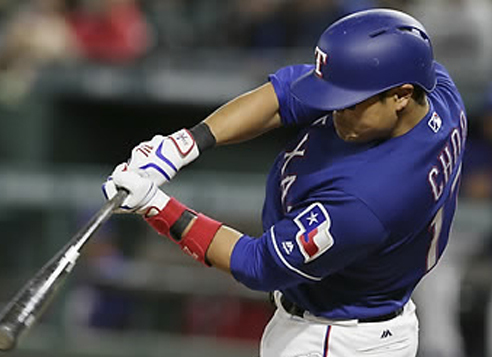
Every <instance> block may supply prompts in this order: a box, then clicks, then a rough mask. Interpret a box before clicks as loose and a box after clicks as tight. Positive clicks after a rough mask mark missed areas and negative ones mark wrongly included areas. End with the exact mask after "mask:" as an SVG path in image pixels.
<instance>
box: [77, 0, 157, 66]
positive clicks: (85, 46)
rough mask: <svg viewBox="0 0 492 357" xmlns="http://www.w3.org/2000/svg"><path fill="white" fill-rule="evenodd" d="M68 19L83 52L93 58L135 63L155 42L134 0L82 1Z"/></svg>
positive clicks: (110, 61) (85, 55) (104, 60)
mask: <svg viewBox="0 0 492 357" xmlns="http://www.w3.org/2000/svg"><path fill="white" fill-rule="evenodd" d="M69 21H70V23H71V25H72V28H73V31H74V33H75V37H76V40H77V44H78V46H79V48H80V51H81V53H82V55H83V56H84V57H85V58H87V59H90V60H96V61H101V62H109V63H114V64H116V63H128V62H132V61H134V60H136V59H138V58H141V57H142V56H144V55H145V54H146V53H147V52H148V50H149V48H150V46H151V44H152V35H151V31H150V27H149V26H148V24H147V22H146V19H145V17H144V15H143V13H142V11H141V9H140V7H139V6H138V5H137V2H136V1H134V0H81V1H80V2H78V3H76V5H75V6H74V9H73V10H72V11H71V13H70V16H69Z"/></svg>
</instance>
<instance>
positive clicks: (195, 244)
mask: <svg viewBox="0 0 492 357" xmlns="http://www.w3.org/2000/svg"><path fill="white" fill-rule="evenodd" d="M187 210H188V209H187V207H186V206H184V205H183V204H182V203H180V202H179V201H177V200H175V199H174V198H171V200H170V201H169V203H168V204H167V205H166V207H164V209H163V210H162V211H160V212H159V213H158V214H157V215H155V216H153V217H150V218H146V219H145V220H146V221H147V223H149V224H150V225H151V226H152V228H154V229H155V230H156V231H157V232H158V233H159V234H162V235H165V236H167V237H168V238H170V239H171V240H172V241H174V242H176V243H177V244H178V245H179V246H180V247H181V249H182V250H183V251H184V252H185V253H186V254H189V255H190V256H192V257H193V258H194V259H195V260H198V261H199V262H200V263H202V264H205V265H207V266H210V264H208V263H207V262H206V260H205V254H206V253H207V249H208V247H209V246H210V243H211V242H212V239H213V238H214V236H215V233H217V231H218V230H219V228H220V227H221V226H222V223H220V222H217V221H215V220H213V219H211V218H209V217H207V216H205V215H203V214H198V216H197V218H196V220H195V221H194V222H193V224H192V226H191V228H190V230H189V231H188V232H187V233H186V234H185V235H184V236H183V237H182V238H181V239H180V240H176V239H174V238H172V237H171V233H170V230H171V227H172V226H173V224H174V223H176V221H177V220H178V219H179V218H180V217H181V215H182V214H183V212H184V211H187ZM190 211H191V210H190Z"/></svg>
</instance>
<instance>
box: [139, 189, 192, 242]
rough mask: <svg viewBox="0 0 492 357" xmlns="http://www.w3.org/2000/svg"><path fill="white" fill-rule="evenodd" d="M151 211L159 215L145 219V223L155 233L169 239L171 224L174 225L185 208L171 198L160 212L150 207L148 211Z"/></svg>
mask: <svg viewBox="0 0 492 357" xmlns="http://www.w3.org/2000/svg"><path fill="white" fill-rule="evenodd" d="M151 209H156V210H158V211H159V213H158V214H156V215H155V216H153V217H147V218H145V220H146V221H147V223H148V224H150V225H151V226H152V228H154V229H155V230H156V231H157V233H159V234H162V235H164V236H166V237H171V233H170V232H169V230H170V229H171V227H172V226H173V224H174V223H176V221H177V220H178V219H179V217H181V215H182V214H183V212H184V211H186V206H185V205H183V204H182V203H181V202H179V201H178V200H176V199H174V198H171V199H170V200H169V202H168V203H167V205H166V206H165V207H164V209H163V210H162V211H161V210H159V209H158V208H157V207H151V208H149V209H148V211H150V210H151Z"/></svg>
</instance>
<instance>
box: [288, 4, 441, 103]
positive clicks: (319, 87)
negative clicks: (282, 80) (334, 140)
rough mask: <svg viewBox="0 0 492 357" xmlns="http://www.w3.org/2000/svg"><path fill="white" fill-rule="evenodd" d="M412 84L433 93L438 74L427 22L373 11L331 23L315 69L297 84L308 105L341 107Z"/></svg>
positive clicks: (295, 89) (320, 44)
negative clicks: (425, 23) (426, 26)
mask: <svg viewBox="0 0 492 357" xmlns="http://www.w3.org/2000/svg"><path fill="white" fill-rule="evenodd" d="M405 83H411V84H415V85H418V86H420V87H422V88H423V89H424V90H426V91H427V92H430V91H432V90H433V89H434V87H435V85H436V77H435V73H434V58H433V53H432V46H431V42H430V39H429V36H428V35H427V33H426V31H425V28H424V26H422V24H421V23H420V22H418V21H417V20H416V19H414V18H413V17H411V16H410V15H407V14H405V13H402V12H400V11H396V10H390V9H371V10H366V11H361V12H357V13H354V14H351V15H348V16H346V17H344V18H342V19H340V20H338V21H336V22H335V23H333V24H332V25H331V26H330V27H328V28H327V29H326V30H325V32H323V34H322V35H321V37H320V38H319V41H318V44H317V47H316V50H315V68H314V70H312V71H311V72H309V73H307V74H306V75H304V76H302V77H300V78H299V79H298V80H296V81H295V82H294V83H293V84H292V87H291V89H292V92H293V94H294V95H295V96H296V97H297V98H298V99H299V100H301V101H302V102H304V103H305V104H307V105H308V106H311V107H314V108H317V109H321V110H327V111H331V110H337V109H343V108H347V107H350V106H353V105H355V104H357V103H360V102H362V101H364V100H366V99H368V98H369V97H371V96H373V95H376V94H378V93H381V92H384V91H385V90H387V89H390V88H393V87H396V86H399V85H402V84H405Z"/></svg>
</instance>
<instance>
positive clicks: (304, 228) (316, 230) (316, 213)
mask: <svg viewBox="0 0 492 357" xmlns="http://www.w3.org/2000/svg"><path fill="white" fill-rule="evenodd" d="M294 222H295V223H296V224H297V226H298V227H299V232H298V233H297V235H296V241H297V244H298V245H299V248H300V251H301V253H302V255H303V256H304V262H305V263H308V262H310V261H312V260H314V259H316V258H318V257H319V256H320V255H321V254H323V253H324V252H325V251H327V250H328V249H330V248H331V246H332V245H333V244H334V240H333V236H332V235H331V233H330V226H331V219H330V216H329V215H328V212H327V211H326V209H325V208H324V207H323V206H322V205H321V204H320V203H313V204H312V205H311V206H309V207H308V208H307V209H305V210H304V211H303V212H301V213H300V214H299V215H298V216H297V217H296V218H294Z"/></svg>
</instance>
